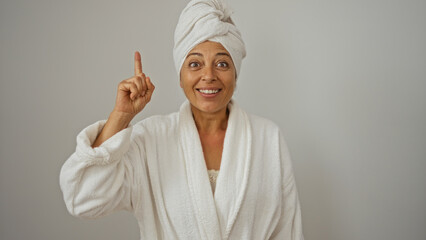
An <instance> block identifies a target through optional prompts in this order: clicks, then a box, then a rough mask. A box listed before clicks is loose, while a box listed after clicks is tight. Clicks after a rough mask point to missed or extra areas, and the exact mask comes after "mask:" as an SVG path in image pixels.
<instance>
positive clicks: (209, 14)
mask: <svg viewBox="0 0 426 240" xmlns="http://www.w3.org/2000/svg"><path fill="white" fill-rule="evenodd" d="M231 14H232V11H231V10H230V9H229V8H228V6H227V5H226V4H225V2H224V1H222V0H192V1H190V2H189V3H188V5H187V6H186V7H185V8H184V9H183V11H182V13H181V15H180V17H179V21H178V24H177V26H176V30H175V37H174V41H175V43H174V48H173V58H174V61H175V67H176V71H177V73H178V75H180V69H181V67H182V64H183V62H184V61H185V58H186V56H187V55H188V53H189V52H190V51H191V50H192V49H193V48H194V47H195V46H197V45H198V44H200V43H202V42H204V41H207V40H209V41H213V42H218V43H221V44H222V46H223V47H224V48H225V49H226V50H227V51H228V52H229V53H230V54H231V58H232V61H233V62H234V65H235V71H236V73H237V76H238V75H239V72H240V68H241V61H242V59H243V58H244V57H245V56H246V49H245V46H244V42H243V39H242V37H241V33H240V31H239V30H238V29H237V27H236V26H235V24H234V22H233V21H232V19H231Z"/></svg>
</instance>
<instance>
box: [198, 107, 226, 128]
mask: <svg viewBox="0 0 426 240" xmlns="http://www.w3.org/2000/svg"><path fill="white" fill-rule="evenodd" d="M191 110H192V115H193V116H194V121H195V125H196V126H197V130H198V132H199V133H204V134H213V133H217V132H218V131H226V128H227V126H228V116H229V111H228V108H227V107H226V108H224V109H222V110H220V111H219V112H216V113H206V112H201V111H200V110H198V109H196V108H195V107H193V106H191Z"/></svg>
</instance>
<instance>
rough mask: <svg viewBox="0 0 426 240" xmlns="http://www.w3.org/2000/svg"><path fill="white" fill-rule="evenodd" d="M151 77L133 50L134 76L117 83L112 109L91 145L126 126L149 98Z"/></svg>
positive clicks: (151, 89)
mask: <svg viewBox="0 0 426 240" xmlns="http://www.w3.org/2000/svg"><path fill="white" fill-rule="evenodd" d="M154 88H155V87H154V85H153V84H152V83H151V79H150V78H149V77H146V76H145V74H144V73H143V72H142V63H141V55H140V53H139V52H135V76H133V77H131V78H128V79H126V80H123V81H121V82H120V84H118V90H117V99H116V101H115V107H114V110H113V111H112V112H111V114H110V115H109V117H108V120H107V122H106V123H105V126H104V127H103V128H102V131H101V132H100V133H99V135H98V136H97V137H96V139H95V141H94V142H93V144H92V147H93V148H95V147H98V146H100V145H101V144H102V143H103V142H105V141H106V140H107V139H108V138H110V137H112V136H113V135H114V134H116V133H117V132H119V131H121V130H122V129H125V128H127V127H128V125H129V123H130V121H131V120H132V119H133V117H135V116H136V114H138V113H139V112H140V111H142V109H144V107H145V106H146V104H147V103H148V102H149V101H150V100H151V96H152V93H153V92H154Z"/></svg>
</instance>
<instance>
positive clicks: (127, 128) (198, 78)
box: [60, 0, 303, 240]
mask: <svg viewBox="0 0 426 240" xmlns="http://www.w3.org/2000/svg"><path fill="white" fill-rule="evenodd" d="M230 14H231V12H230V11H229V9H228V8H227V6H226V5H225V3H224V2H222V1H219V0H193V1H191V2H190V3H189V4H188V5H187V6H186V8H185V9H184V10H183V12H182V14H181V16H180V19H179V22H178V25H177V27H176V32H175V46H174V59H175V64H176V69H177V71H178V75H179V78H180V86H181V88H182V89H183V91H184V93H185V96H186V98H187V101H186V102H185V103H183V104H182V106H181V108H180V110H179V112H175V113H171V114H170V115H167V116H153V117H149V118H146V119H144V120H142V121H140V122H138V123H137V124H136V125H131V124H130V121H131V120H132V119H133V118H134V117H135V116H136V115H137V114H138V113H139V112H141V111H143V109H144V107H145V106H146V105H147V104H148V103H149V102H150V100H151V96H152V94H153V92H154V89H155V87H154V85H153V83H152V82H151V79H150V78H149V77H147V76H146V74H145V73H144V72H143V69H142V63H141V56H140V54H139V52H136V53H135V58H134V60H135V73H134V76H132V77H130V78H127V79H125V80H123V81H121V82H120V84H119V85H118V90H117V97H116V103H115V107H114V109H113V111H112V112H111V114H110V116H109V118H108V120H107V121H105V120H102V121H98V122H96V123H94V124H92V125H90V126H88V127H87V128H85V129H84V130H83V131H82V132H81V133H80V134H79V135H78V136H77V148H76V152H75V153H74V154H72V155H71V157H70V158H69V159H68V160H67V161H66V162H65V164H64V165H63V167H62V170H61V177H60V183H61V189H62V191H63V194H64V199H65V203H66V206H67V208H68V210H69V212H70V213H71V214H73V215H75V216H80V217H85V218H96V217H100V216H104V215H106V214H109V213H111V212H114V211H116V210H122V209H125V210H128V211H131V212H133V213H134V215H135V217H136V218H137V220H138V222H139V226H140V234H141V239H289V240H301V239H303V234H302V221H301V212H300V205H299V200H298V194H297V190H296V185H295V180H294V179H295V178H294V175H293V170H292V164H291V160H290V156H289V153H288V149H287V146H286V143H285V140H284V138H283V136H282V134H281V133H280V130H279V128H278V127H277V126H276V125H275V124H274V123H272V122H271V121H269V120H266V119H264V118H261V117H257V116H254V115H250V114H248V113H246V112H245V111H243V110H242V109H241V108H239V106H238V105H237V104H236V102H235V101H234V100H232V96H233V93H234V90H235V87H236V81H237V76H238V75H239V70H240V66H241V61H242V59H243V58H244V56H245V45H244V42H243V41H242V38H241V34H240V32H239V31H238V29H237V28H236V26H235V25H234V23H233V22H232V20H231V17H230ZM215 174H218V175H217V176H216V175H215Z"/></svg>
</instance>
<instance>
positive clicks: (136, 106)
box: [113, 52, 155, 119]
mask: <svg viewBox="0 0 426 240" xmlns="http://www.w3.org/2000/svg"><path fill="white" fill-rule="evenodd" d="M154 89H155V87H154V85H153V84H152V82H151V79H150V78H149V77H147V76H145V74H144V73H143V71H142V62H141V55H140V53H139V52H135V75H134V76H133V77H131V78H128V79H125V80H123V81H121V82H120V84H118V90H117V99H116V101H115V107H114V110H113V112H114V113H117V114H120V115H125V116H129V117H130V118H131V119H132V118H133V117H134V116H136V115H137V114H138V113H139V112H140V111H142V109H144V108H145V106H146V104H148V102H149V101H150V100H151V96H152V93H153V92H154Z"/></svg>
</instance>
